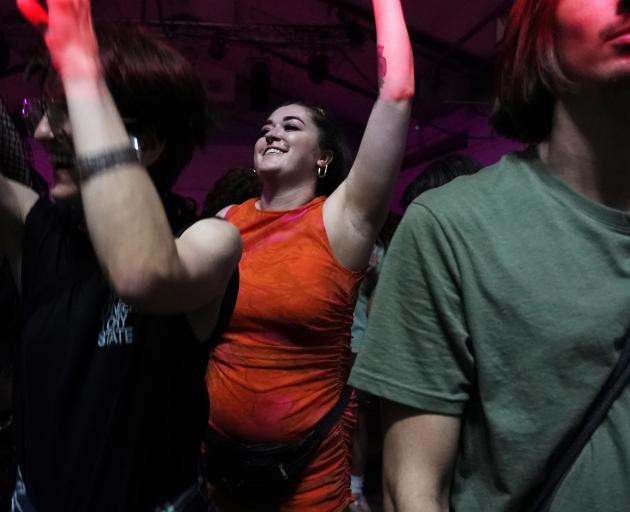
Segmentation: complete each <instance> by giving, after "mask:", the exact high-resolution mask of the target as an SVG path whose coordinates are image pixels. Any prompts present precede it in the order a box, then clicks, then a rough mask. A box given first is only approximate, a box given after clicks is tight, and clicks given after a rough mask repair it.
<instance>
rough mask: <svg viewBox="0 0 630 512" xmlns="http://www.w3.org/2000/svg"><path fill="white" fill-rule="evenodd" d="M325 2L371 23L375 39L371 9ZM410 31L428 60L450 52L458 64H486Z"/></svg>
mask: <svg viewBox="0 0 630 512" xmlns="http://www.w3.org/2000/svg"><path fill="white" fill-rule="evenodd" d="M320 1H322V2H325V3H326V4H327V5H329V6H330V7H331V8H333V9H338V10H340V11H342V12H346V13H348V14H350V15H352V16H355V17H357V18H360V19H362V20H363V21H366V22H368V23H369V24H370V28H365V27H364V28H365V30H367V31H368V32H369V34H370V35H371V37H372V39H375V37H376V36H375V34H376V32H375V30H374V29H373V28H371V26H372V23H373V19H374V14H373V12H372V11H371V10H370V9H366V8H364V7H361V6H359V5H356V4H354V3H353V2H351V1H349V0H320ZM407 30H408V31H409V38H410V39H411V43H412V45H413V46H414V48H417V49H418V50H420V52H421V53H422V54H423V55H424V56H425V58H427V60H431V61H433V60H435V59H436V58H440V56H441V55H443V54H445V53H446V52H450V54H449V56H450V59H451V60H452V61H453V63H454V64H456V65H457V66H465V67H467V68H477V67H479V66H483V65H485V64H486V61H485V59H482V58H480V57H477V56H475V55H473V54H471V53H468V52H467V51H465V50H463V49H461V48H457V49H453V48H452V46H451V45H450V44H448V43H445V42H443V41H440V40H439V39H437V38H435V37H433V36H431V35H429V34H427V33H425V32H422V31H420V30H416V29H413V28H412V27H407Z"/></svg>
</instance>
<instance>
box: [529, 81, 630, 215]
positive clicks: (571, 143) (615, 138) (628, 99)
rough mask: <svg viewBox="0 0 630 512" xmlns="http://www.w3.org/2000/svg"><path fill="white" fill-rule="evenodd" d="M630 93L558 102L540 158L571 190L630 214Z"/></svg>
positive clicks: (578, 96)
mask: <svg viewBox="0 0 630 512" xmlns="http://www.w3.org/2000/svg"><path fill="white" fill-rule="evenodd" d="M629 119H630V94H629V93H628V92H626V91H623V92H619V91H610V90H609V91H599V92H596V93H589V94H588V95H587V94H583V95H574V96H570V95H567V96H563V97H562V98H559V99H558V100H557V101H556V105H555V111H554V119H553V125H552V130H551V134H550V137H549V139H548V140H547V141H545V142H543V143H542V144H540V145H539V147H538V152H539V155H540V157H541V159H542V160H543V161H544V162H546V163H547V164H548V165H549V167H550V169H551V170H552V172H554V173H555V174H557V175H558V176H559V177H560V178H561V179H563V180H564V181H565V182H566V183H567V184H568V185H569V186H570V187H571V188H573V189H574V190H576V191H577V192H579V193H581V194H582V195H584V196H586V197H588V198H590V199H591V200H593V201H595V202H598V203H601V204H604V205H606V206H609V207H612V208H615V209H618V210H623V211H630V123H629V122H628V120H629Z"/></svg>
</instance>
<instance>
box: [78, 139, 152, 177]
mask: <svg viewBox="0 0 630 512" xmlns="http://www.w3.org/2000/svg"><path fill="white" fill-rule="evenodd" d="M138 163H140V161H139V159H138V153H137V152H136V150H135V149H133V148H132V147H125V148H120V149H112V150H108V151H104V152H103V153H98V154H96V155H94V156H87V157H85V156H82V157H76V158H75V159H74V165H75V168H76V170H77V172H78V175H79V178H80V179H81V181H85V180H87V179H89V178H91V177H92V176H94V175H95V174H99V173H100V172H102V171H106V170H108V169H112V168H114V167H118V166H120V165H126V164H138Z"/></svg>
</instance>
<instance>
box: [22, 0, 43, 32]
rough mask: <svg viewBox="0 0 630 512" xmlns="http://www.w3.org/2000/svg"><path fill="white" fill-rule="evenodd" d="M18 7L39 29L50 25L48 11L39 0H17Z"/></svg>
mask: <svg viewBox="0 0 630 512" xmlns="http://www.w3.org/2000/svg"><path fill="white" fill-rule="evenodd" d="M17 7H18V9H19V10H20V12H21V13H22V14H23V16H24V17H25V18H26V19H27V20H28V21H29V22H30V23H31V24H32V25H33V26H34V27H35V28H37V29H40V30H45V29H46V27H47V26H48V13H47V12H46V10H45V9H44V8H43V7H42V6H41V5H40V4H39V3H38V2H37V0H17Z"/></svg>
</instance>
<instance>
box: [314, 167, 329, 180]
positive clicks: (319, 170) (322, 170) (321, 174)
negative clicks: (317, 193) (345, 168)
mask: <svg viewBox="0 0 630 512" xmlns="http://www.w3.org/2000/svg"><path fill="white" fill-rule="evenodd" d="M327 173H328V164H326V165H325V166H324V167H318V168H317V176H319V178H320V179H322V178H325V177H326V174H327Z"/></svg>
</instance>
